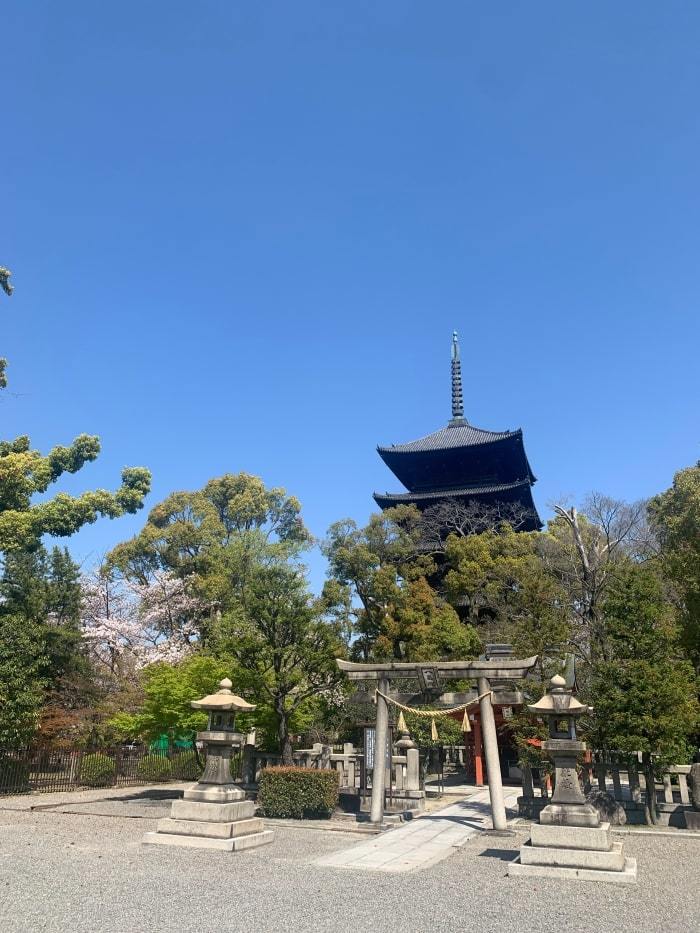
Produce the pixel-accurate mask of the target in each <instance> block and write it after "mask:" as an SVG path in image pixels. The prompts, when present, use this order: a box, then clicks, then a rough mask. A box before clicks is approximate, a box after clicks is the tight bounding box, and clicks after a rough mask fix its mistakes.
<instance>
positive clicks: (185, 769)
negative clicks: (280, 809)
mask: <svg viewBox="0 0 700 933" xmlns="http://www.w3.org/2000/svg"><path fill="white" fill-rule="evenodd" d="M204 762H205V757H204V752H203V751H202V750H198V749H196V748H195V747H194V746H193V747H191V748H174V749H171V750H162V749H158V750H151V749H149V748H147V747H146V746H136V747H135V746H111V747H106V748H93V749H82V748H63V747H56V748H52V747H47V746H42V747H39V748H26V749H21V750H19V751H18V750H2V749H0V796H3V795H4V796H7V795H9V794H28V793H50V792H52V791H71V790H84V789H86V788H93V787H95V788H99V787H129V786H135V785H138V784H162V783H167V782H168V781H196V780H197V778H198V777H199V775H200V774H201V772H202V770H203V767H204ZM240 767H241V756H240V754H238V755H234V757H233V759H232V761H231V771H232V773H233V776H234V778H236V777H238V776H239V774H240Z"/></svg>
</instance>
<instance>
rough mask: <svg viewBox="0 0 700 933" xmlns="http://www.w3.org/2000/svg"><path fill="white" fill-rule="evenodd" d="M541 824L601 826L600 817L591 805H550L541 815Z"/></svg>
mask: <svg viewBox="0 0 700 933" xmlns="http://www.w3.org/2000/svg"><path fill="white" fill-rule="evenodd" d="M540 823H542V824H543V825H546V826H590V827H595V826H600V815H599V814H598V811H597V810H596V808H595V807H592V806H591V805H590V804H589V803H582V804H573V805H572V804H570V803H567V804H563V805H562V804H557V803H550V804H549V806H547V807H545V808H544V810H542V812H541V813H540Z"/></svg>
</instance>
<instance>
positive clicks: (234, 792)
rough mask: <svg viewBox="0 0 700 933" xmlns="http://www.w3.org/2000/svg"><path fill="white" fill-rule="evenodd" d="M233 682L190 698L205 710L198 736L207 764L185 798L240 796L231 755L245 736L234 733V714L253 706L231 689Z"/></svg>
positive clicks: (223, 799) (219, 799)
mask: <svg viewBox="0 0 700 933" xmlns="http://www.w3.org/2000/svg"><path fill="white" fill-rule="evenodd" d="M232 686H233V684H232V683H231V681H230V680H228V678H226V679H224V680H222V681H221V683H220V684H219V687H220V688H221V689H220V690H218V691H217V692H216V693H212V694H210V695H209V696H206V697H203V698H202V699H201V700H192V702H191V704H190V706H192V707H193V709H201V710H206V711H207V712H208V713H209V723H208V725H207V728H206V730H205V731H204V732H198V733H197V738H198V739H199V741H200V742H203V743H204V746H205V748H206V753H207V763H206V766H205V768H204V773H203V774H202V776H201V778H200V779H199V781H198V783H197V784H195V785H194V787H192V788H190V790H188V791H186V793H185V799H186V800H206V801H212V802H214V803H228V802H229V801H231V800H240V799H242V796H244V795H243V792H242V791H241V789H240V788H239V787H237V786H236V785H235V784H234V783H233V778H232V777H231V755H232V753H233V750H234V748H240V746H241V745H243V744H244V743H245V736H244V735H242V734H241V733H240V732H236V714H237V713H243V712H251V711H252V710H254V709H255V706H254V705H252V704H251V703H247V702H246V701H245V700H244V699H242V698H241V697H239V696H236V694H235V693H232V692H231V687H232Z"/></svg>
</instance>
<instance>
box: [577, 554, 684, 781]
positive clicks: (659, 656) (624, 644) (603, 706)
mask: <svg viewBox="0 0 700 933" xmlns="http://www.w3.org/2000/svg"><path fill="white" fill-rule="evenodd" d="M603 616H604V620H605V625H604V640H603V644H602V645H601V650H600V651H599V652H598V653H597V655H596V657H595V659H594V662H593V664H592V669H591V677H590V684H589V686H588V688H587V689H586V690H585V693H586V694H587V699H588V701H589V702H590V703H591V704H592V705H593V706H594V713H593V717H592V719H591V721H590V725H589V737H590V739H591V742H592V744H593V746H594V747H595V748H600V749H610V750H616V751H626V752H638V751H641V752H648V753H651V754H653V755H655V756H658V758H659V760H662V761H666V762H671V763H675V764H677V763H679V762H680V763H683V762H685V761H687V760H688V754H689V749H688V745H687V743H688V739H689V737H690V736H691V735H692V734H693V733H694V732H695V731H696V730H697V729H698V726H699V725H700V706H699V704H698V700H697V688H698V682H697V678H696V676H695V673H694V671H693V667H692V665H691V664H690V663H689V662H688V661H687V660H684V659H683V657H682V654H681V651H680V644H679V631H678V627H677V625H676V620H675V617H674V608H673V606H672V604H671V603H670V602H669V600H668V599H667V597H666V594H665V593H664V588H663V582H662V580H661V579H660V577H659V575H658V573H657V572H656V570H655V568H654V567H652V566H640V565H638V564H635V563H633V562H632V561H627V562H624V563H622V564H621V565H620V566H618V567H617V568H616V571H615V573H614V576H613V578H612V579H611V581H610V584H609V587H608V589H607V593H606V597H605V601H604V606H603Z"/></svg>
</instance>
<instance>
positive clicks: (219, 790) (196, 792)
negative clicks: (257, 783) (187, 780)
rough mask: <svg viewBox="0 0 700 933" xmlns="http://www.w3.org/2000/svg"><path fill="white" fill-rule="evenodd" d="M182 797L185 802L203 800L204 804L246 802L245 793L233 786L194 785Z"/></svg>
mask: <svg viewBox="0 0 700 933" xmlns="http://www.w3.org/2000/svg"><path fill="white" fill-rule="evenodd" d="M182 796H183V799H184V800H201V801H202V802H204V803H234V801H236V800H245V791H244V790H242V789H241V788H240V787H235V786H233V785H231V784H193V785H192V787H188V788H187V790H186V791H185V793H184V794H183V795H182Z"/></svg>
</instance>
